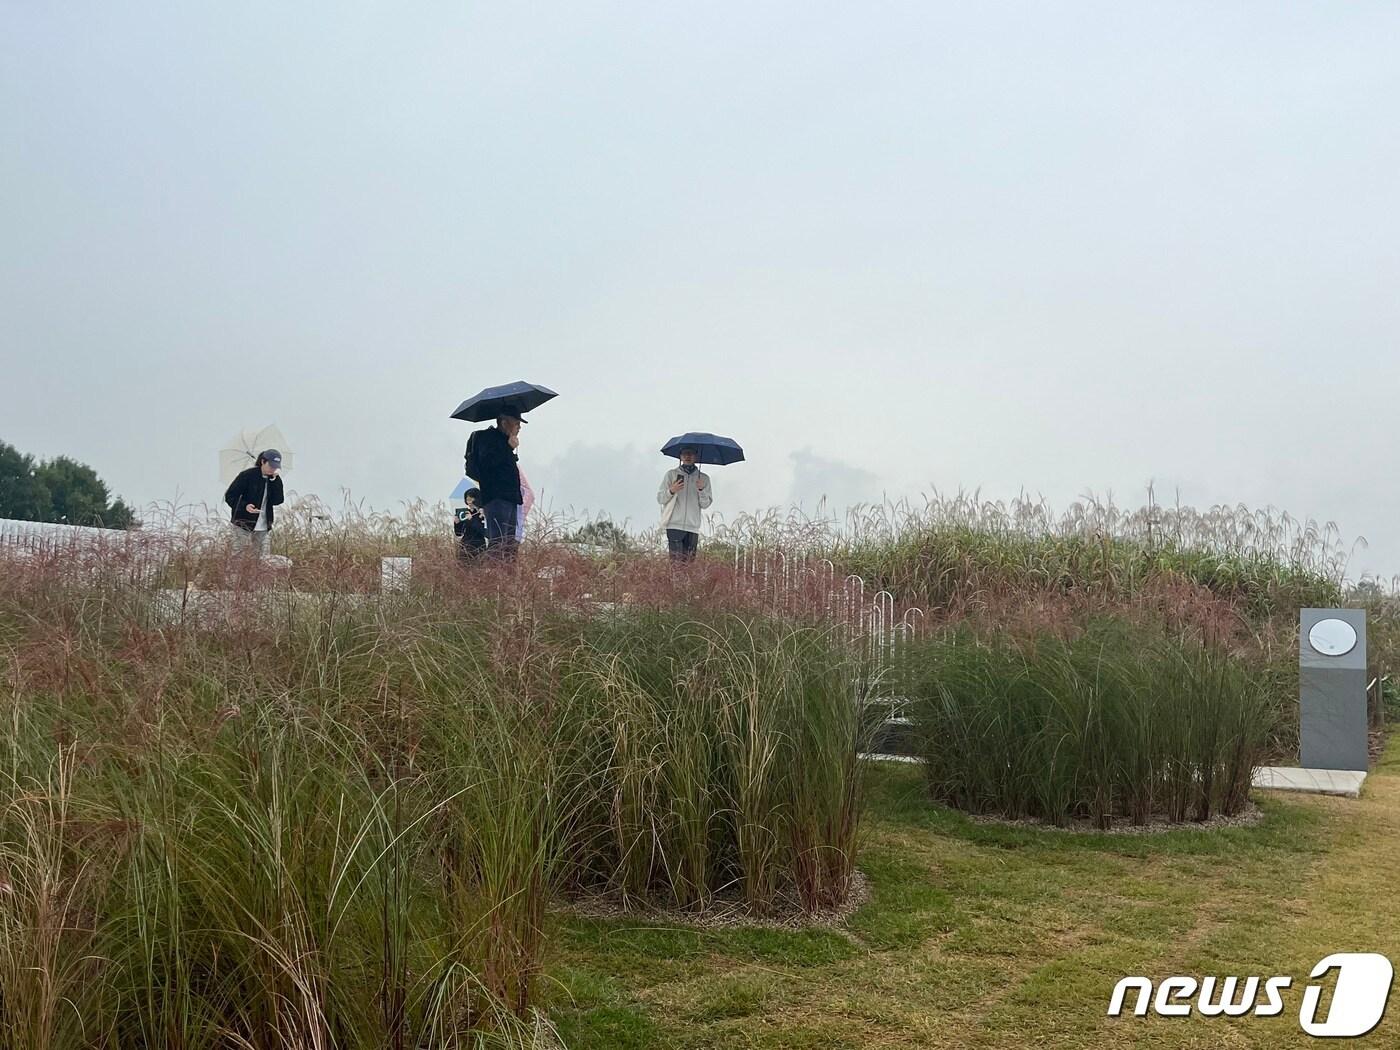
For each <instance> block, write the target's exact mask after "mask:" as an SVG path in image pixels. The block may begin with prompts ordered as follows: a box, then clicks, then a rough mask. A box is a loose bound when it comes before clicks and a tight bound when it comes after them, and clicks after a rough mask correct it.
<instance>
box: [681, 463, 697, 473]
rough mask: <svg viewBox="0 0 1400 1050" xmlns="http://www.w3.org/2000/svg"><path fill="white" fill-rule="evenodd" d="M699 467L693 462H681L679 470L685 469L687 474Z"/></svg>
mask: <svg viewBox="0 0 1400 1050" xmlns="http://www.w3.org/2000/svg"><path fill="white" fill-rule="evenodd" d="M699 469H700V468H699V467H697V466H696V465H695V464H694V463H682V464H681V470H683V471H685V472H686V473H687V474H694V473H695V472H696V471H697V470H699Z"/></svg>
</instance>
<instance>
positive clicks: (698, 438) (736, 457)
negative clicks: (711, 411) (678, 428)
mask: <svg viewBox="0 0 1400 1050" xmlns="http://www.w3.org/2000/svg"><path fill="white" fill-rule="evenodd" d="M683 448H693V449H694V450H695V459H696V460H697V461H698V462H700V463H705V464H708V465H711V466H716V467H727V466H729V464H731V463H739V462H742V461H743V458H744V450H743V449H741V448H740V447H739V443H738V442H737V441H735V440H734V439H733V438H727V437H720V436H719V435H718V434H704V433H701V432H700V431H696V430H692V431H690V432H689V433H685V434H682V435H681V436H680V437H673V438H672V439H671V440H670V441H668V442H666V444H664V445H662V446H661V454H662V455H663V456H677V457H678V456H680V454H681V449H683Z"/></svg>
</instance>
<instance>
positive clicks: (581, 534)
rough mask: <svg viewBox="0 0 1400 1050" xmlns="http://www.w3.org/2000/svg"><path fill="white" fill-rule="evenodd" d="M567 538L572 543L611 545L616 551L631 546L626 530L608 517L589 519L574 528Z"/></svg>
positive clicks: (599, 545)
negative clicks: (587, 521) (595, 519)
mask: <svg viewBox="0 0 1400 1050" xmlns="http://www.w3.org/2000/svg"><path fill="white" fill-rule="evenodd" d="M569 540H570V542H572V543H587V544H591V545H592V546H594V547H611V548H612V549H613V550H618V551H625V550H628V549H629V548H631V546H632V537H631V536H628V535H627V532H626V530H625V529H623V528H622V527H621V526H620V525H618V524H617V523H616V522H614V521H612V520H610V519H608V518H599V519H598V520H597V521H590V522H589V523H588V524H587V525H584V526H582V527H581V528H579V529H577V530H575V531H574V533H573V535H571V536H570V537H569Z"/></svg>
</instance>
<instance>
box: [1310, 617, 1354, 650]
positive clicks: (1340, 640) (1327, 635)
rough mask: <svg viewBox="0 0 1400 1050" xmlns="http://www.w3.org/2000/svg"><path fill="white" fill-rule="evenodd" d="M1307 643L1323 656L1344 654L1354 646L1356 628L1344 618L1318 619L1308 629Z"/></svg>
mask: <svg viewBox="0 0 1400 1050" xmlns="http://www.w3.org/2000/svg"><path fill="white" fill-rule="evenodd" d="M1308 644H1309V645H1311V646H1312V647H1313V648H1314V649H1315V650H1317V651H1318V652H1319V653H1321V654H1322V655H1323V656H1345V655H1346V654H1347V653H1349V652H1351V651H1352V650H1353V649H1355V648H1356V628H1355V627H1353V626H1352V625H1351V624H1349V623H1347V622H1346V621H1345V620H1337V619H1331V620H1318V621H1317V623H1315V624H1313V625H1312V630H1310V631H1308Z"/></svg>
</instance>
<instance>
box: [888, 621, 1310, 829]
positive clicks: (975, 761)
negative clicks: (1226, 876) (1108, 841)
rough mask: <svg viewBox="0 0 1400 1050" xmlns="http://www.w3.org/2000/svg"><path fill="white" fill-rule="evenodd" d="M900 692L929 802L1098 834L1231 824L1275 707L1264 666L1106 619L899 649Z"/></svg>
mask: <svg viewBox="0 0 1400 1050" xmlns="http://www.w3.org/2000/svg"><path fill="white" fill-rule="evenodd" d="M897 680H898V682H899V685H900V687H901V689H902V690H903V691H904V692H905V693H906V694H907V695H908V696H909V697H910V698H911V700H912V706H911V715H912V717H913V719H914V722H915V724H916V727H917V733H918V739H919V741H920V744H919V746H920V751H921V754H922V755H923V757H924V758H925V759H926V761H927V765H926V767H925V769H926V773H927V777H928V785H929V789H930V791H931V793H932V794H933V796H934V797H935V798H936V799H938V800H940V801H943V802H945V803H947V804H949V805H952V806H955V807H957V808H959V809H964V810H967V811H968V812H972V813H978V814H995V815H999V816H1004V817H1009V818H1032V819H1037V820H1044V821H1048V822H1051V823H1054V824H1060V825H1063V824H1067V823H1069V822H1071V821H1074V820H1089V821H1092V822H1093V823H1094V824H1095V825H1096V826H1098V827H1100V828H1107V827H1109V826H1110V825H1111V824H1112V823H1113V822H1114V821H1115V820H1125V821H1128V822H1130V823H1132V824H1137V825H1141V824H1144V823H1147V822H1149V821H1151V820H1155V819H1163V820H1167V821H1171V822H1181V821H1187V820H1207V819H1210V818H1211V817H1214V816H1217V815H1221V816H1231V815H1234V814H1237V813H1239V812H1240V811H1241V809H1242V808H1243V807H1244V806H1245V804H1246V802H1247V801H1248V796H1249V787H1250V780H1251V777H1252V775H1253V772H1254V770H1255V768H1257V767H1258V766H1259V765H1261V764H1262V762H1263V757H1264V755H1265V754H1266V751H1267V748H1268V746H1269V744H1270V741H1271V738H1272V735H1273V733H1274V731H1275V727H1276V725H1277V722H1278V720H1279V718H1280V708H1281V706H1282V701H1283V699H1284V698H1283V697H1282V696H1281V695H1280V693H1279V690H1278V688H1277V685H1278V683H1277V675H1276V673H1275V672H1274V671H1272V670H1271V669H1270V667H1269V666H1268V665H1266V664H1263V663H1260V662H1256V661H1255V660H1253V659H1251V658H1249V657H1246V656H1244V655H1241V654H1238V653H1232V652H1230V651H1228V650H1226V649H1224V648H1223V647H1220V646H1217V645H1212V644H1207V643H1204V642H1201V641H1199V640H1196V639H1193V638H1191V637H1189V636H1182V635H1172V634H1168V633H1165V632H1157V633H1154V632H1150V631H1147V630H1145V629H1143V628H1142V627H1140V626H1139V627H1133V628H1127V627H1125V626H1124V625H1123V624H1121V623H1114V622H1098V623H1095V624H1091V625H1090V626H1089V627H1088V628H1087V629H1086V630H1084V631H1083V632H1082V633H1080V634H1078V635H1076V636H1073V637H1070V638H1063V637H1060V636H1056V635H1052V634H1048V633H1042V634H1039V635H1032V636H1029V637H1016V636H1011V635H979V634H977V633H975V632H973V631H972V630H970V629H962V630H955V631H951V632H949V633H947V634H945V635H943V636H941V637H938V638H936V639H929V640H926V641H923V642H921V643H918V644H916V645H912V646H910V647H908V649H906V651H905V655H904V658H903V663H902V666H901V667H900V669H899V672H898V678H897Z"/></svg>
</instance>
